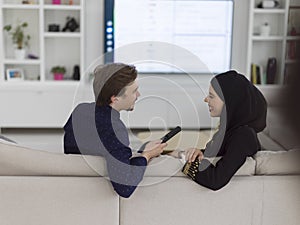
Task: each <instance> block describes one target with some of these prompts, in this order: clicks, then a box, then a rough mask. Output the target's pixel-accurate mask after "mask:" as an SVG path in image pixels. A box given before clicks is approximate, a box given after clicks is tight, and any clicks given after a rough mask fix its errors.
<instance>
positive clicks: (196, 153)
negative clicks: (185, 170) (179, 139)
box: [184, 148, 204, 162]
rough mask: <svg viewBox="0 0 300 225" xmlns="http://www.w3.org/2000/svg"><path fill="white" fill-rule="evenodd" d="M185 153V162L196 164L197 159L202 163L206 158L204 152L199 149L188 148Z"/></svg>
mask: <svg viewBox="0 0 300 225" xmlns="http://www.w3.org/2000/svg"><path fill="white" fill-rule="evenodd" d="M184 151H185V160H186V161H188V162H194V161H195V160H196V159H199V160H200V161H201V160H202V159H203V158H204V156H203V152H202V151H201V150H200V149H197V148H187V149H185V150H184Z"/></svg>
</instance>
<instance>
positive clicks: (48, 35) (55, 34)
mask: <svg viewBox="0 0 300 225" xmlns="http://www.w3.org/2000/svg"><path fill="white" fill-rule="evenodd" d="M44 36H45V38H80V37H81V33H80V32H74V33H71V32H65V33H64V32H46V33H44Z"/></svg>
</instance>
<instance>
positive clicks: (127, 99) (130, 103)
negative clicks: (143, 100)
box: [117, 81, 141, 111]
mask: <svg viewBox="0 0 300 225" xmlns="http://www.w3.org/2000/svg"><path fill="white" fill-rule="evenodd" d="M138 88H139V86H138V84H137V82H136V81H134V82H132V83H131V84H129V85H128V86H126V87H125V93H124V94H123V95H121V96H117V98H118V102H117V108H118V109H119V111H121V110H126V111H132V110H133V109H134V104H135V102H136V100H137V99H138V97H139V96H140V95H141V94H140V92H139V91H138Z"/></svg>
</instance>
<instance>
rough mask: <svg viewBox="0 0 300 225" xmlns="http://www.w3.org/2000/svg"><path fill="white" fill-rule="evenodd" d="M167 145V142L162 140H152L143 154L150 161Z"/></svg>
mask: <svg viewBox="0 0 300 225" xmlns="http://www.w3.org/2000/svg"><path fill="white" fill-rule="evenodd" d="M166 146H167V144H166V143H161V140H156V141H150V142H149V143H148V144H147V145H146V146H145V150H144V151H143V153H142V156H144V157H145V158H146V159H147V161H149V160H150V159H151V158H154V157H157V156H159V155H160V154H161V153H162V152H163V150H164V148H165V147H166Z"/></svg>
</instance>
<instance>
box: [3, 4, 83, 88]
mask: <svg viewBox="0 0 300 225" xmlns="http://www.w3.org/2000/svg"><path fill="white" fill-rule="evenodd" d="M29 2H31V3H32V4H22V0H1V1H0V16H1V18H0V25H1V29H0V30H1V31H0V37H1V38H0V41H1V47H2V48H1V55H0V56H1V61H0V71H1V76H0V81H1V82H7V80H8V79H7V76H6V75H7V71H8V70H10V69H16V68H17V69H21V70H22V71H23V77H24V80H25V81H34V82H48V81H53V80H54V78H53V74H52V73H51V68H52V67H55V66H63V67H65V68H66V74H65V76H64V80H62V81H56V82H66V81H68V83H76V81H74V80H73V73H74V67H75V65H78V66H79V68H80V74H83V71H84V0H73V1H69V0H61V4H60V5H54V4H52V0H31V1H29ZM68 17H69V18H74V19H75V20H74V21H75V23H70V24H71V25H76V24H77V25H78V28H77V29H75V28H76V26H69V27H68V28H71V29H67V30H66V31H65V32H63V28H65V25H66V23H67V21H68V19H67V18H68ZM23 22H27V23H28V27H26V28H25V33H26V34H28V35H30V40H29V47H28V48H27V49H26V57H25V59H21V60H20V59H16V57H15V55H14V49H15V46H14V45H13V42H12V38H11V36H10V35H9V34H8V33H7V32H6V31H4V30H3V27H4V26H5V25H12V26H13V27H15V25H16V24H18V23H23ZM53 24H55V25H58V26H59V31H58V32H55V31H51V32H49V26H50V25H53ZM28 54H31V55H34V56H37V57H38V59H32V57H28ZM12 80H13V79H12ZM24 85H26V84H24Z"/></svg>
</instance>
